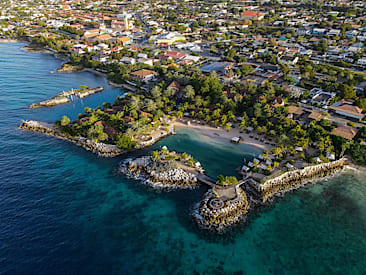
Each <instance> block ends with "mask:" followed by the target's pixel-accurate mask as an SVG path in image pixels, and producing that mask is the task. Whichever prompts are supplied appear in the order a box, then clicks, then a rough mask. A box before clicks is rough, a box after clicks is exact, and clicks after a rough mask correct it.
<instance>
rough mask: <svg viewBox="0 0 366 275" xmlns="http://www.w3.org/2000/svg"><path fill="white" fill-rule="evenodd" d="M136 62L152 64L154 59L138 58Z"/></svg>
mask: <svg viewBox="0 0 366 275" xmlns="http://www.w3.org/2000/svg"><path fill="white" fill-rule="evenodd" d="M137 63H139V64H146V65H149V66H153V65H154V59H151V58H139V59H137Z"/></svg>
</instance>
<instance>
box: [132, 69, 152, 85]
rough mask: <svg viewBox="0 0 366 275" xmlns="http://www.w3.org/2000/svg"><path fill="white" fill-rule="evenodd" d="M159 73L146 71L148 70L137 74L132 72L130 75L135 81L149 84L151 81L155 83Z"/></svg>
mask: <svg viewBox="0 0 366 275" xmlns="http://www.w3.org/2000/svg"><path fill="white" fill-rule="evenodd" d="M157 75H158V73H157V72H154V71H151V70H146V69H142V70H139V71H136V72H132V73H130V76H131V78H132V79H133V80H137V81H140V82H146V83H147V82H149V81H153V80H155V79H156V77H157Z"/></svg>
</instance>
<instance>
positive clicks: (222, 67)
mask: <svg viewBox="0 0 366 275" xmlns="http://www.w3.org/2000/svg"><path fill="white" fill-rule="evenodd" d="M231 67H232V64H231V63H228V62H213V63H211V64H208V65H204V66H202V67H201V68H200V69H201V71H202V72H204V73H211V72H222V73H224V74H226V73H227V72H228V71H229V70H230V69H231Z"/></svg>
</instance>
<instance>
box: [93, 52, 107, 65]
mask: <svg viewBox="0 0 366 275" xmlns="http://www.w3.org/2000/svg"><path fill="white" fill-rule="evenodd" d="M92 60H93V61H99V62H101V63H105V62H107V60H108V55H105V54H103V53H101V52H100V53H98V54H96V55H94V56H93V57H92Z"/></svg>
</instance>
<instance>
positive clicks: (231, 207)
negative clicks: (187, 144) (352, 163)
mask: <svg viewBox="0 0 366 275" xmlns="http://www.w3.org/2000/svg"><path fill="white" fill-rule="evenodd" d="M348 164H349V160H348V159H347V158H342V159H339V160H336V161H333V162H329V163H322V164H318V165H312V166H308V167H305V168H303V169H297V170H293V171H289V172H286V173H284V174H282V175H280V176H278V177H275V178H272V179H268V180H266V181H265V182H264V183H258V182H256V181H254V180H253V179H251V178H249V179H245V180H243V181H241V182H239V184H238V185H236V186H234V187H231V188H235V193H236V196H235V198H231V199H227V198H226V197H225V196H222V195H221V196H220V195H219V191H220V190H222V189H221V188H219V187H216V186H215V187H213V188H212V189H210V190H209V191H208V192H207V193H206V194H205V196H204V198H203V199H202V201H201V202H200V203H199V204H198V205H197V206H196V207H195V209H194V211H193V213H192V215H193V217H194V219H195V221H196V222H197V224H198V225H199V227H200V228H203V229H209V230H213V231H216V232H223V231H225V230H226V229H227V228H229V227H231V226H233V225H234V224H237V223H238V222H240V221H242V220H243V219H245V218H246V216H247V215H248V214H249V213H250V212H252V211H255V210H256V209H258V207H260V206H262V205H264V204H266V203H270V202H272V201H273V198H274V197H276V196H283V195H284V194H286V193H287V192H290V191H293V190H296V189H298V188H300V187H302V186H304V185H306V184H308V183H310V182H313V183H314V182H316V181H318V180H320V179H324V178H326V177H329V176H333V175H335V174H336V173H337V172H340V171H342V170H343V169H344V168H345V167H346V166H347V165H348Z"/></svg>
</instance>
